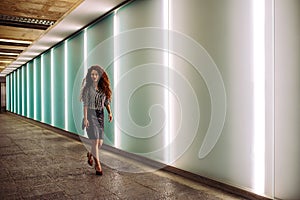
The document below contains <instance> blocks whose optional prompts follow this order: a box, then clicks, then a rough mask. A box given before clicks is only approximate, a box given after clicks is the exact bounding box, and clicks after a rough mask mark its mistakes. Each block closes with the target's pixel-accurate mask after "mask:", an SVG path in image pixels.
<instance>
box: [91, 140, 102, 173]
mask: <svg viewBox="0 0 300 200" xmlns="http://www.w3.org/2000/svg"><path fill="white" fill-rule="evenodd" d="M102 144H103V140H102V139H96V140H94V144H93V149H94V151H95V154H93V155H94V160H95V167H96V170H97V171H102V168H101V164H100V160H99V150H100V148H101V146H102Z"/></svg>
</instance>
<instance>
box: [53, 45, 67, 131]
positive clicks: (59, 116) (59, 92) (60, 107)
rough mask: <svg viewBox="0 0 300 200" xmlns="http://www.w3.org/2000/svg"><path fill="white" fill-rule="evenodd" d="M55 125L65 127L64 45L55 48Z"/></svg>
mask: <svg viewBox="0 0 300 200" xmlns="http://www.w3.org/2000/svg"><path fill="white" fill-rule="evenodd" d="M53 59H54V60H53V61H54V63H53V65H52V67H53V75H54V76H53V77H52V78H53V92H54V93H53V94H52V95H53V100H54V104H53V105H54V108H53V116H54V117H53V118H54V122H53V125H54V126H56V127H58V128H61V129H64V128H65V114H64V110H65V87H64V84H65V82H64V78H65V74H64V71H65V70H64V45H59V46H57V47H55V48H54V49H53Z"/></svg>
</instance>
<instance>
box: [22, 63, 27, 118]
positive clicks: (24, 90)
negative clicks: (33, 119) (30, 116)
mask: <svg viewBox="0 0 300 200" xmlns="http://www.w3.org/2000/svg"><path fill="white" fill-rule="evenodd" d="M27 90H28V87H27V66H26V65H25V66H23V67H22V96H23V102H22V115H23V116H27V96H28V95H27Z"/></svg>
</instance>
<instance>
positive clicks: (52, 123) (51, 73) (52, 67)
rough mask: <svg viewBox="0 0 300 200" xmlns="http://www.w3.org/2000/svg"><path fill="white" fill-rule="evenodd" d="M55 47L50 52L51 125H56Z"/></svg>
mask: <svg viewBox="0 0 300 200" xmlns="http://www.w3.org/2000/svg"><path fill="white" fill-rule="evenodd" d="M53 54H54V53H53V48H52V49H51V53H50V60H51V61H50V62H51V63H50V71H51V72H50V76H51V125H52V126H54V55H53Z"/></svg>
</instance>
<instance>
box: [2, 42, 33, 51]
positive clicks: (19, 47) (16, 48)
mask: <svg viewBox="0 0 300 200" xmlns="http://www.w3.org/2000/svg"><path fill="white" fill-rule="evenodd" d="M27 46H29V45H26V46H25V45H24V46H11V45H1V42H0V49H12V50H22V51H23V50H25V49H26V48H27Z"/></svg>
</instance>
